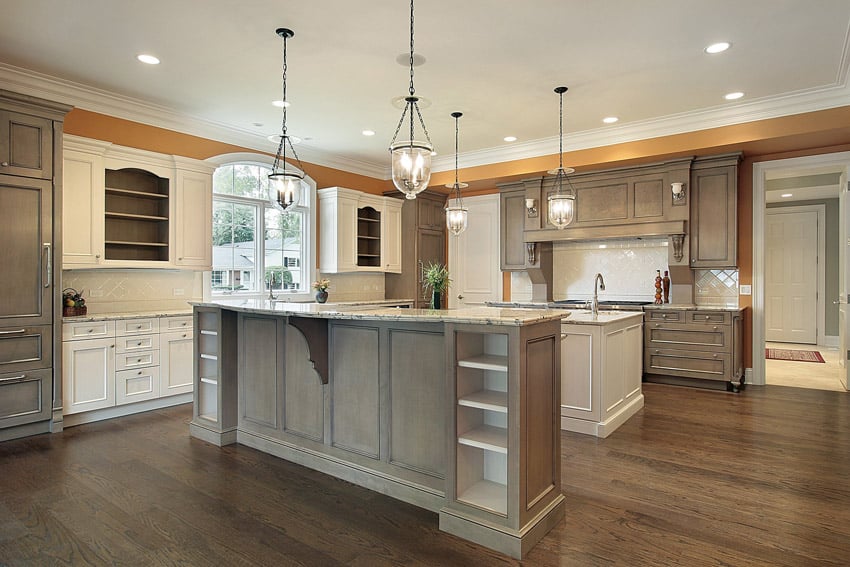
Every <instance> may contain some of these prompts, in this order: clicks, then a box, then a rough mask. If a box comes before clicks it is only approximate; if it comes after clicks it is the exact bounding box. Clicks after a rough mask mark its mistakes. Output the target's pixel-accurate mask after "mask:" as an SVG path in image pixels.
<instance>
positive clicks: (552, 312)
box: [192, 299, 565, 326]
mask: <svg viewBox="0 0 850 567" xmlns="http://www.w3.org/2000/svg"><path fill="white" fill-rule="evenodd" d="M391 303H397V302H391ZM192 305H196V306H199V307H216V308H227V309H233V310H235V311H244V312H248V313H260V314H269V313H275V314H280V315H293V316H297V317H314V318H320V319H349V320H358V319H359V320H369V321H375V320H383V321H410V322H422V323H473V324H489V325H515V326H522V325H529V324H532V323H537V322H541V321H558V320H561V319H563V318H564V317H565V313H564V311H563V310H562V309H515V308H508V309H499V308H495V307H465V308H461V309H399V308H396V307H389V308H387V307H383V308H382V307H377V308H374V307H372V306H371V305H367V306H364V305H353V304H335V305H334V304H329V303H324V304H322V303H286V302H282V301H274V302H271V301H269V300H267V299H225V300H217V301H211V302H195V303H192Z"/></svg>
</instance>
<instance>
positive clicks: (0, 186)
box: [0, 175, 55, 327]
mask: <svg viewBox="0 0 850 567" xmlns="http://www.w3.org/2000/svg"><path fill="white" fill-rule="evenodd" d="M52 201H53V199H52V190H51V184H50V182H49V181H44V180H40V179H26V178H23V177H13V176H10V175H0V211H4V213H5V218H4V219H3V222H0V243H2V245H0V269H2V272H3V293H0V327H7V326H17V325H20V326H22V327H24V326H32V325H48V324H50V323H52V322H53V302H52V292H53V274H52V273H51V272H52V271H53V264H54V261H55V260H54V258H53V257H52V255H53V249H52V248H53V230H52V218H53V214H52V206H53V205H52Z"/></svg>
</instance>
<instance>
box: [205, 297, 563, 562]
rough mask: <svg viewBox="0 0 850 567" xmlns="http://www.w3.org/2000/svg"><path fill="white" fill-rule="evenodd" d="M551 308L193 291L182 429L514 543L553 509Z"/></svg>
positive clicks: (531, 535)
mask: <svg viewBox="0 0 850 567" xmlns="http://www.w3.org/2000/svg"><path fill="white" fill-rule="evenodd" d="M563 317H564V312H563V311H559V310H540V309H494V308H488V307H482V308H466V309H452V310H442V311H440V310H437V311H434V310H425V309H397V308H385V307H378V308H370V306H365V307H364V306H355V307H351V306H329V305H319V304H312V303H309V304H297V303H284V302H272V301H267V300H247V301H244V300H226V301H217V302H213V303H196V304H195V306H194V333H195V357H194V358H195V397H194V417H193V420H192V423H191V426H190V430H191V434H192V435H193V436H195V437H198V438H200V439H204V440H206V441H209V442H212V443H216V444H219V445H225V444H229V443H234V442H235V443H241V444H244V445H247V446H250V447H253V448H255V449H258V450H260V451H264V452H267V453H270V454H273V455H276V456H278V457H281V458H284V459H287V460H290V461H292V462H295V463H298V464H301V465H304V466H306V467H308V468H312V469H315V470H317V471H321V472H323V473H326V474H330V475H332V476H336V477H338V478H342V479H344V480H347V481H350V482H353V483H355V484H359V485H361V486H364V487H366V488H369V489H371V490H375V491H377V492H380V493H383V494H387V495H389V496H392V497H395V498H398V499H400V500H403V501H405V502H409V503H412V504H414V505H416V506H420V507H423V508H426V509H428V510H432V511H434V512H438V513H439V518H440V529H442V530H444V531H447V532H449V533H452V534H455V535H458V536H459V537H462V538H465V539H469V540H471V541H474V542H476V543H479V544H481V545H484V546H487V547H490V548H492V549H496V550H498V551H501V552H503V553H505V554H508V555H511V556H513V557H516V558H521V557H523V556H524V555H525V554H526V553H527V552H528V550H529V549H530V548H531V547H532V546H533V545H534V544H535V543H536V542H537V541H538V540H539V539H540V538H541V537H543V535H545V534H546V533H547V532H548V531H549V530H550V529H551V528H552V527H553V526H554V525H555V524H556V523H558V522H559V521H560V519H561V518H562V517H563V515H564V497H563V495H562V494H561V488H560V487H561V481H560V437H559V425H560V422H559V412H560V387H561V386H560V362H561V361H560V356H561V354H560V325H561V320H562V318H563ZM284 482H285V480H284Z"/></svg>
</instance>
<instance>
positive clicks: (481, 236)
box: [449, 194, 502, 307]
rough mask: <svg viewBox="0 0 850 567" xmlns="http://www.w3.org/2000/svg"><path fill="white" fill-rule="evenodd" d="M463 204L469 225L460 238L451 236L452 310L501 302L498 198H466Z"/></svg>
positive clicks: (495, 195) (450, 298)
mask: <svg viewBox="0 0 850 567" xmlns="http://www.w3.org/2000/svg"><path fill="white" fill-rule="evenodd" d="M451 203H454V200H452V201H451ZM463 204H464V206H466V207H467V208H468V209H469V224H468V225H467V228H466V230H465V231H463V232H462V233H460V234H459V235H457V236H453V235H451V234H449V273H450V274H451V278H452V285H451V288H450V290H449V307H465V306H470V305H484V303H485V302H486V301H501V299H502V272H501V270H500V269H499V195H498V194H493V195H480V196H477V197H467V198H465V199H464V200H463Z"/></svg>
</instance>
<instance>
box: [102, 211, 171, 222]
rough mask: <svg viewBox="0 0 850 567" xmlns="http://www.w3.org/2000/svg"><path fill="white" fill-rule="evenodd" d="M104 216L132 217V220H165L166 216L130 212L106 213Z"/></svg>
mask: <svg viewBox="0 0 850 567" xmlns="http://www.w3.org/2000/svg"><path fill="white" fill-rule="evenodd" d="M106 218H108V219H132V220H146V221H167V220H168V217H160V216H153V215H135V214H132V213H111V212H107V213H106Z"/></svg>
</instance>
